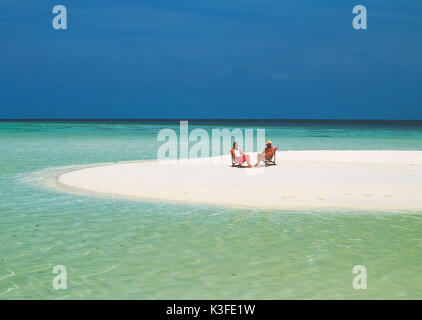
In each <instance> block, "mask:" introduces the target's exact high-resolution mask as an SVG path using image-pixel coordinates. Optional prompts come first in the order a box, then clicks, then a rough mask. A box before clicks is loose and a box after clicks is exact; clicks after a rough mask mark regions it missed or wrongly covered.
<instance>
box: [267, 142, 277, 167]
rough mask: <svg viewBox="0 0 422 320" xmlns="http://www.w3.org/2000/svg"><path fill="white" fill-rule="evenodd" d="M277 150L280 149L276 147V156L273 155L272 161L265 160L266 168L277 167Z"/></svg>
mask: <svg viewBox="0 0 422 320" xmlns="http://www.w3.org/2000/svg"><path fill="white" fill-rule="evenodd" d="M277 149H278V147H274V154H273V156H272V157H271V159H265V160H264V163H265V166H266V167H268V166H275V165H277V163H275V155H276V153H277Z"/></svg>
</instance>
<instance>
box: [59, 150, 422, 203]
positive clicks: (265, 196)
mask: <svg viewBox="0 0 422 320" xmlns="http://www.w3.org/2000/svg"><path fill="white" fill-rule="evenodd" d="M250 155H251V159H252V161H251V162H252V163H253V164H254V163H255V162H256V154H255V153H250ZM58 182H59V183H60V184H62V185H65V186H68V187H71V188H76V189H77V190H80V191H82V192H88V193H89V192H95V193H103V194H107V195H111V196H112V195H115V196H123V197H130V198H139V199H153V200H158V201H160V200H161V201H183V202H191V203H208V204H214V205H233V206H242V207H243V206H244V207H255V208H268V209H324V208H351V209H371V210H422V151H391V150H385V151H384V150H379V151H378V150H376V151H375V150H374V151H355V150H321V151H320V150H316V151H279V152H277V165H276V166H271V167H259V168H244V169H243V168H233V167H231V159H230V156H229V155H227V156H222V157H214V158H200V159H195V160H189V161H186V160H185V161H182V160H181V161H164V162H162V161H157V160H154V161H142V162H141V161H140V162H130V163H116V164H110V165H101V166H94V167H89V168H85V169H80V170H75V171H71V172H67V173H64V174H62V175H61V176H59V178H58Z"/></svg>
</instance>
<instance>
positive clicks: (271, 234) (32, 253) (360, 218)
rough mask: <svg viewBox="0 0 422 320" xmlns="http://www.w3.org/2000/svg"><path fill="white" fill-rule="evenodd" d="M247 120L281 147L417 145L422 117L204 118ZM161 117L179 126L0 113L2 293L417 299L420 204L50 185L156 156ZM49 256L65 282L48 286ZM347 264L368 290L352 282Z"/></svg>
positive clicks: (420, 146) (421, 261) (420, 290)
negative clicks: (190, 196)
mask: <svg viewBox="0 0 422 320" xmlns="http://www.w3.org/2000/svg"><path fill="white" fill-rule="evenodd" d="M200 126H201V127H203V125H202V124H201V125H200ZM246 126H248V127H265V128H266V131H267V136H269V137H271V139H272V140H273V141H274V144H277V145H279V146H280V148H281V149H282V150H293V149H294V150H307V149H355V150H356V149H399V150H422V129H421V128H420V127H417V126H387V125H384V126H383V125H357V124H355V125H350V124H347V125H345V124H303V123H298V124H285V123H279V124H270V125H269V124H266V123H256V124H251V123H248V124H244V125H242V124H240V125H239V124H230V123H224V124H213V125H211V126H209V127H207V126H205V127H206V128H208V129H209V128H212V127H246ZM164 127H174V128H175V129H176V128H177V125H175V124H160V123H152V124H137V123H0V164H1V166H0V299H34V298H47V299H98V298H105V299H123V298H125V299H208V298H209V299H243V298H245V299H247V298H250V299H283V298H287V299H304V298H309V299H343V298H351V299H368V298H369V299H382V298H391V299H405V298H408V299H416V298H419V299H420V298H422V267H421V265H422V213H419V212H378V211H377V212H365V211H345V210H339V211H321V210H319V211H306V212H304V211H289V212H286V211H269V210H257V209H253V208H251V209H248V210H246V209H236V208H230V207H218V206H203V205H191V204H175V203H164V202H163V203H158V202H151V201H148V202H143V201H134V200H125V199H118V198H112V197H98V196H89V195H82V194H74V193H69V192H63V191H62V190H58V189H55V188H54V185H51V184H49V181H50V182H51V178H52V177H53V178H54V175H55V174H56V173H57V172H59V171H60V168H63V167H64V168H65V169H63V170H69V169H71V168H72V166H74V167H78V166H80V165H89V164H92V163H104V162H115V161H132V160H148V159H154V158H155V157H156V151H157V148H158V146H159V145H160V143H159V142H157V141H156V135H157V133H158V131H159V130H160V129H162V128H164ZM57 168H59V169H57ZM48 173H49V174H48ZM43 180H45V181H43ZM55 265H64V266H65V267H66V269H67V275H68V289H66V290H54V289H53V288H52V280H53V277H54V276H55V274H53V273H52V269H53V266H55ZM355 265H364V266H365V267H366V268H367V271H368V281H367V284H368V288H367V289H366V290H354V289H353V287H352V280H353V277H354V276H355V275H354V274H353V273H352V268H353V266H355Z"/></svg>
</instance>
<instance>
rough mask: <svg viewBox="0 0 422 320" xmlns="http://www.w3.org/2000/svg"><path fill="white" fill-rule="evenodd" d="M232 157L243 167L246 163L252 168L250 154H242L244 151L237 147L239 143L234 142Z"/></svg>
mask: <svg viewBox="0 0 422 320" xmlns="http://www.w3.org/2000/svg"><path fill="white" fill-rule="evenodd" d="M231 153H232V157H233V158H234V159H235V161H236V163H238V164H239V165H242V164H243V163H244V162H245V161H246V163H247V164H248V167H249V168H250V167H252V165H251V157H250V155H248V154H245V153H243V152H242V150H241V149H240V148H239V146H238V145H237V142H236V141H235V142H233V148H232V149H231Z"/></svg>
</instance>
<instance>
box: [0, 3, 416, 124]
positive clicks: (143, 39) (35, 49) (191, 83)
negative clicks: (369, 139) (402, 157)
mask: <svg viewBox="0 0 422 320" xmlns="http://www.w3.org/2000/svg"><path fill="white" fill-rule="evenodd" d="M57 4H63V5H65V6H66V7H67V10H68V30H63V31H58V30H54V29H53V28H52V26H51V22H52V19H53V17H54V15H53V14H52V12H51V11H52V8H53V6H54V5H57ZM357 4H364V5H366V7H367V9H368V30H365V31H362V30H361V31H356V30H354V29H353V28H352V20H353V14H352V8H353V6H355V5H357ZM0 93H1V95H0V118H326V119H332V118H342V119H422V2H420V1H417V0H412V1H410V0H390V1H385V0H370V1H365V2H361V1H358V0H355V1H350V0H341V1H339V0H315V1H304V0H289V1H282V0H278V1H277V0H146V1H129V0H122V1H111V0H101V1H99V0H91V1H76V0H72V1H58V0H57V1H51V0H48V1H43V0H38V1H27V0H13V1H12V0H1V2H0Z"/></svg>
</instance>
